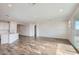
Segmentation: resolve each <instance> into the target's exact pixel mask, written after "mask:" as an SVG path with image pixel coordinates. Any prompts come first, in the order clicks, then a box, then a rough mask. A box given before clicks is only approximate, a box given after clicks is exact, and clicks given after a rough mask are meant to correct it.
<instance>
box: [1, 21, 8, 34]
mask: <svg viewBox="0 0 79 59" xmlns="http://www.w3.org/2000/svg"><path fill="white" fill-rule="evenodd" d="M8 30H9V23H8V22H0V34H5V33H8Z"/></svg>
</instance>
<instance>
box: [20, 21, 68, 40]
mask: <svg viewBox="0 0 79 59" xmlns="http://www.w3.org/2000/svg"><path fill="white" fill-rule="evenodd" d="M19 29H20V31H19V33H20V34H21V35H25V36H34V24H28V25H24V26H20V28H19ZM37 36H38V37H39V36H40V37H52V38H64V39H67V24H66V22H65V21H52V22H46V23H40V24H37Z"/></svg>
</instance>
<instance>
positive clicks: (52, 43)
mask: <svg viewBox="0 0 79 59" xmlns="http://www.w3.org/2000/svg"><path fill="white" fill-rule="evenodd" d="M0 54H1V55H76V54H77V52H76V51H75V50H74V48H73V47H72V45H71V44H70V43H69V41H68V40H65V39H52V38H37V39H34V38H32V37H24V36H20V39H19V40H18V41H16V42H14V43H12V44H4V45H1V46H0Z"/></svg>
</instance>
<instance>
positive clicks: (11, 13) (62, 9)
mask: <svg viewBox="0 0 79 59" xmlns="http://www.w3.org/2000/svg"><path fill="white" fill-rule="evenodd" d="M11 5H12V6H11V7H8V4H0V20H14V21H22V22H40V21H48V20H50V21H53V20H57V21H58V20H66V18H67V17H68V16H69V15H70V13H72V12H73V10H74V8H75V6H76V5H77V4H74V3H36V4H31V3H25V4H22V3H19V4H18V3H16V4H11Z"/></svg>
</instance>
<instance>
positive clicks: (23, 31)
mask: <svg viewBox="0 0 79 59" xmlns="http://www.w3.org/2000/svg"><path fill="white" fill-rule="evenodd" d="M29 31H30V29H29V25H28V24H26V25H18V33H19V34H20V35H24V36H29Z"/></svg>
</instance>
